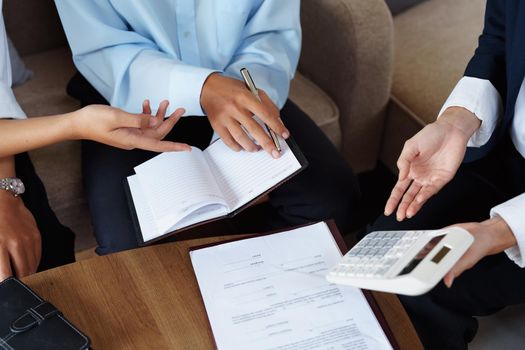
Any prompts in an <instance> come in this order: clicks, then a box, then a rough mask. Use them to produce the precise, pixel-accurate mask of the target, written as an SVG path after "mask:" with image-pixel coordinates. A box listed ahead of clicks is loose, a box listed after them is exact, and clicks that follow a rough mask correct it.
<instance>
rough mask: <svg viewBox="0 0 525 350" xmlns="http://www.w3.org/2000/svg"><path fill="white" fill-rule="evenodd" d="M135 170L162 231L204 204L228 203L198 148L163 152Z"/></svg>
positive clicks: (158, 226)
mask: <svg viewBox="0 0 525 350" xmlns="http://www.w3.org/2000/svg"><path fill="white" fill-rule="evenodd" d="M135 173H136V174H137V177H138V180H139V182H140V186H141V188H142V190H143V194H144V198H145V199H146V202H147V203H148V205H149V207H150V209H151V211H152V215H153V218H154V219H155V223H156V225H157V228H158V230H159V231H161V232H165V231H167V230H169V229H170V228H171V227H173V226H174V225H175V224H177V222H179V221H181V220H182V219H183V218H184V217H186V216H188V215H189V214H191V213H192V212H193V211H195V210H196V209H198V208H200V207H203V206H207V205H210V204H222V205H223V206H227V204H226V202H225V201H224V199H223V198H222V193H221V191H220V190H219V187H218V186H217V183H216V181H215V179H214V178H213V176H212V174H211V172H210V168H209V167H208V165H207V163H206V161H205V159H204V156H203V153H202V151H201V150H199V149H198V148H193V149H192V151H191V152H167V153H162V154H159V155H158V156H156V157H154V158H152V159H150V160H148V161H147V162H145V163H142V164H141V165H139V166H137V167H135Z"/></svg>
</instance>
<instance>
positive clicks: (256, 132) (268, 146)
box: [239, 116, 280, 157]
mask: <svg viewBox="0 0 525 350" xmlns="http://www.w3.org/2000/svg"><path fill="white" fill-rule="evenodd" d="M239 119H240V121H241V124H242V126H244V128H246V130H247V131H248V132H249V133H250V135H251V136H252V137H253V138H254V139H255V140H256V141H257V143H258V144H259V146H261V147H262V149H264V150H265V151H266V152H267V153H268V154H270V155H271V156H272V157H276V156H277V157H279V156H280V154H279V152H278V151H277V147H275V143H274V142H273V140H272V138H271V137H270V135H268V133H266V131H264V129H263V127H262V126H261V125H260V124H259V123H257V122H256V121H255V119H253V117H251V116H242V117H241V118H239Z"/></svg>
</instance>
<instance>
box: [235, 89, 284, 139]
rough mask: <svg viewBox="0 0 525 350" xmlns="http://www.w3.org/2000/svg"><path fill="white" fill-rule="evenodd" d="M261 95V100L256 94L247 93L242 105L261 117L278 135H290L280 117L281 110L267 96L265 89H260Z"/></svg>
mask: <svg viewBox="0 0 525 350" xmlns="http://www.w3.org/2000/svg"><path fill="white" fill-rule="evenodd" d="M259 96H260V97H261V100H262V101H267V102H266V103H265V102H260V101H259V100H257V98H255V96H253V95H251V94H249V93H246V94H245V95H244V99H243V100H242V105H243V107H245V108H246V109H248V110H249V111H250V112H251V113H252V114H253V115H256V116H257V117H259V118H260V119H261V120H262V121H263V122H264V123H266V125H268V127H269V128H270V129H272V130H273V131H274V132H275V133H277V134H278V135H286V136H288V135H289V131H288V130H287V129H286V128H285V127H284V125H283V123H282V122H281V119H280V117H279V110H278V109H277V107H275V105H274V104H273V102H271V101H270V100H269V98H267V97H265V94H264V91H262V90H260V94H259Z"/></svg>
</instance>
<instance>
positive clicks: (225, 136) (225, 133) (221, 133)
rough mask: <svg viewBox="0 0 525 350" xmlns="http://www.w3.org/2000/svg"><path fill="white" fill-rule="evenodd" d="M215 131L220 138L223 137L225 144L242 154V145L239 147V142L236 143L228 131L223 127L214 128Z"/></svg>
mask: <svg viewBox="0 0 525 350" xmlns="http://www.w3.org/2000/svg"><path fill="white" fill-rule="evenodd" d="M214 129H215V131H216V132H217V134H219V136H220V137H221V140H222V142H224V144H225V145H226V146H228V147H229V148H230V149H231V150H233V151H235V152H240V151H241V150H242V147H241V145H239V144H238V143H237V141H235V139H234V138H233V136H232V135H231V134H230V132H229V131H228V129H226V128H225V127H223V126H216V127H214Z"/></svg>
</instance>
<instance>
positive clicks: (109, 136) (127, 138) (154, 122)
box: [72, 100, 191, 152]
mask: <svg viewBox="0 0 525 350" xmlns="http://www.w3.org/2000/svg"><path fill="white" fill-rule="evenodd" d="M168 105H169V102H168V101H163V102H161V104H160V106H159V109H158V111H157V114H156V116H155V117H153V116H151V107H150V103H149V101H148V100H145V101H144V103H143V105H142V114H131V113H127V112H124V111H122V110H120V109H117V108H114V107H110V106H105V105H90V106H87V107H84V108H82V109H80V110H78V111H76V112H73V116H74V117H73V118H72V120H73V129H74V132H73V133H74V135H75V136H76V137H75V138H78V139H88V140H93V141H97V142H101V143H105V144H107V145H110V146H113V147H118V148H122V149H127V150H130V149H134V148H140V149H144V150H148V151H153V152H173V151H191V147H190V146H189V145H187V144H184V143H177V142H170V141H162V140H163V139H164V137H165V136H166V135H167V134H168V133H169V132H170V131H171V129H172V128H173V127H174V126H175V124H176V123H177V122H178V121H179V119H180V118H181V116H182V115H183V114H184V109H182V108H179V109H177V110H176V111H175V112H173V113H172V114H171V115H170V116H169V117H168V118H167V119H164V116H165V115H166V110H167V109H168Z"/></svg>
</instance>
